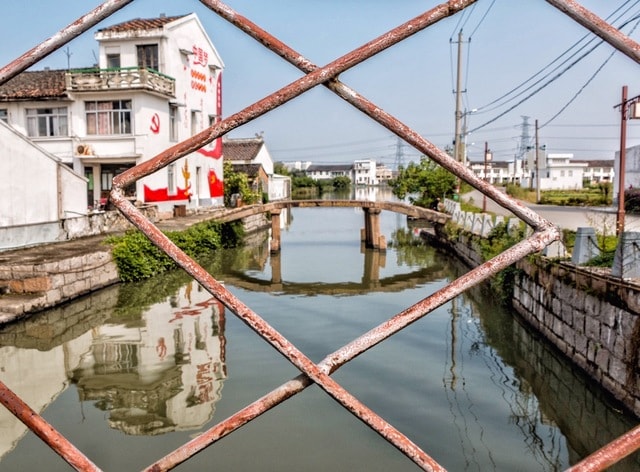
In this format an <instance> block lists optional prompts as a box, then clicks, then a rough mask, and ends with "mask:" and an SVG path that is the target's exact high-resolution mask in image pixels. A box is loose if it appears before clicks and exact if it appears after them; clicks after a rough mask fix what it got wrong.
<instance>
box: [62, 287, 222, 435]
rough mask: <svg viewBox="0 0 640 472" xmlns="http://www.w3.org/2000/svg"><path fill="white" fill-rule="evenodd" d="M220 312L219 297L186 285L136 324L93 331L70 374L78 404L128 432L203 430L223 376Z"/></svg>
mask: <svg viewBox="0 0 640 472" xmlns="http://www.w3.org/2000/svg"><path fill="white" fill-rule="evenodd" d="M194 285H195V286H196V289H195V290H194V289H193V287H194ZM224 315H225V312H224V306H223V305H222V304H221V303H220V302H219V301H218V300H216V299H215V298H213V297H212V296H211V295H210V294H209V293H208V292H206V291H205V290H203V289H202V288H201V287H200V286H199V285H197V284H196V283H195V282H190V283H188V284H187V285H186V286H185V287H183V288H181V289H180V292H179V293H178V295H174V296H172V297H170V298H169V299H167V300H166V301H165V302H164V303H158V304H155V305H153V306H152V307H151V308H150V309H149V310H148V311H147V312H145V313H143V314H142V315H141V316H142V319H141V320H140V321H141V322H140V323H124V324H111V323H105V324H104V325H102V326H99V327H97V328H94V329H93V330H92V333H91V334H92V344H91V348H90V349H89V350H88V352H87V353H86V354H85V355H84V356H82V358H81V360H80V363H79V365H78V367H77V368H76V369H75V370H74V371H73V373H72V376H71V380H72V381H73V382H74V383H76V384H77V387H78V392H79V395H80V400H82V401H85V400H88V401H94V402H95V405H96V407H98V408H100V409H101V410H104V411H108V412H109V418H108V421H109V424H110V426H111V427H113V428H116V429H119V430H121V431H123V432H125V433H127V434H132V435H156V434H162V433H166V432H169V431H178V430H193V429H197V428H200V427H202V425H204V424H205V423H207V422H208V421H209V420H210V419H211V418H212V416H213V413H214V411H215V404H216V402H217V401H218V400H219V399H220V396H221V391H222V385H223V381H224V379H225V378H226V368H225V339H224Z"/></svg>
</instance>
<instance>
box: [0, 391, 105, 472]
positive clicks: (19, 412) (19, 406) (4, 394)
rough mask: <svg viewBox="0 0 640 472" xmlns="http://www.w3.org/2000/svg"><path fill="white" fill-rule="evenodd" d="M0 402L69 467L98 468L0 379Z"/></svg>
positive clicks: (85, 469) (83, 469) (90, 469)
mask: <svg viewBox="0 0 640 472" xmlns="http://www.w3.org/2000/svg"><path fill="white" fill-rule="evenodd" d="M0 403H2V404H3V405H4V406H5V407H6V408H7V410H9V411H10V412H11V413H13V415H14V416H15V417H16V418H18V419H19V420H20V421H22V422H23V423H24V424H25V425H26V426H27V427H28V428H29V429H30V430H31V431H33V432H34V433H35V434H36V435H37V436H38V437H39V438H40V439H42V440H43V441H44V442H45V443H46V444H47V445H48V446H49V447H50V448H51V449H53V450H54V451H55V452H56V453H57V454H58V455H59V456H60V457H62V458H63V459H64V460H65V461H66V462H67V463H68V464H69V465H70V466H71V467H73V468H74V469H76V470H82V471H92V470H93V471H99V470H100V469H99V468H98V467H97V466H96V465H95V464H94V463H93V462H91V461H90V460H89V459H87V457H86V456H85V455H84V454H82V452H80V451H79V450H78V449H77V448H76V447H75V446H74V445H73V444H71V443H70V442H69V441H68V440H67V439H66V438H65V437H64V436H63V435H62V434H60V433H59V432H58V431H57V430H56V429H55V428H53V427H52V426H51V425H50V424H49V423H47V421H45V419H44V418H42V416H40V415H39V414H38V413H36V412H35V411H34V410H32V409H31V407H30V406H29V405H27V404H26V403H25V402H23V401H22V399H21V398H20V397H19V396H18V395H16V394H15V393H14V392H13V391H12V390H10V389H9V388H8V387H7V386H6V385H5V384H4V383H3V382H2V381H0Z"/></svg>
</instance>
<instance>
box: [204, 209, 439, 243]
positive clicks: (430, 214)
mask: <svg viewBox="0 0 640 472" xmlns="http://www.w3.org/2000/svg"><path fill="white" fill-rule="evenodd" d="M294 207H295V208H362V210H363V211H364V228H363V229H362V230H361V239H362V241H363V242H364V243H365V246H366V247H368V248H372V249H378V250H385V249H386V247H387V245H386V241H385V238H384V236H383V235H382V234H380V213H381V212H382V211H383V210H386V211H392V212H395V213H401V214H403V215H407V216H408V217H410V218H415V219H424V220H428V221H430V222H432V223H439V224H444V223H446V222H447V220H449V219H450V216H449V215H447V214H445V213H440V212H438V211H435V210H429V209H427V208H421V207H417V206H415V205H411V204H409V203H402V202H389V201H383V202H372V201H368V200H279V201H275V202H270V203H265V204H258V205H248V206H243V207H239V208H233V209H231V210H225V211H224V213H222V214H220V215H219V216H216V217H215V218H216V220H217V221H220V222H223V223H225V222H230V221H235V220H239V219H242V218H246V217H249V216H253V215H258V214H261V213H269V214H270V215H271V252H279V251H280V213H281V211H282V210H283V209H285V208H294Z"/></svg>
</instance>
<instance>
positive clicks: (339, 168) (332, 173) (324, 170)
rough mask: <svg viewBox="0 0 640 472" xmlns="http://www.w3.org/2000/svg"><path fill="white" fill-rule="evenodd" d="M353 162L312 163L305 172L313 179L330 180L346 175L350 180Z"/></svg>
mask: <svg viewBox="0 0 640 472" xmlns="http://www.w3.org/2000/svg"><path fill="white" fill-rule="evenodd" d="M352 172H353V164H323V165H318V164H312V165H310V166H309V167H307V170H306V171H305V174H306V175H307V176H309V177H311V178H312V179H313V180H330V179H335V178H336V177H348V178H349V180H352Z"/></svg>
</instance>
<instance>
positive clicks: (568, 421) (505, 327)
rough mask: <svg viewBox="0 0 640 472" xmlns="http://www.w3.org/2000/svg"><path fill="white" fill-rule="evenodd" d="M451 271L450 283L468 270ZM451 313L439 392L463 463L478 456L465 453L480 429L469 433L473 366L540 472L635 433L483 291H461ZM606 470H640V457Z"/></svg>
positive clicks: (615, 407)
mask: <svg viewBox="0 0 640 472" xmlns="http://www.w3.org/2000/svg"><path fill="white" fill-rule="evenodd" d="M450 268H453V269H454V271H453V274H452V275H451V276H452V277H457V276H459V275H460V274H461V273H463V272H465V271H466V270H467V268H466V267H465V266H463V265H461V264H459V263H453V264H452V265H451V266H450ZM450 312H451V320H450V329H451V337H450V346H449V349H450V350H449V353H450V356H449V358H448V359H447V361H446V368H445V371H446V374H445V375H444V376H443V384H444V385H445V386H446V387H447V388H446V389H445V391H446V392H447V398H448V401H449V404H450V411H451V413H452V422H453V423H454V424H455V425H456V428H457V430H458V432H459V435H460V436H461V437H463V436H464V437H465V439H464V440H461V443H460V444H461V450H462V451H464V453H465V454H466V455H467V456H468V457H473V456H475V455H478V454H480V452H479V451H480V450H481V448H480V447H478V445H477V444H476V445H474V446H473V447H470V446H469V445H470V444H473V440H472V439H470V436H473V437H478V436H477V435H476V434H475V433H473V430H474V428H475V427H476V426H478V425H480V424H482V422H478V423H477V425H476V426H471V424H472V422H471V421H470V420H471V419H472V418H476V419H477V417H476V416H475V415H476V413H475V412H474V410H475V405H474V404H475V403H476V402H477V401H478V400H477V399H474V398H473V394H472V393H471V389H469V387H468V385H467V381H468V380H470V375H469V369H470V368H473V367H472V364H473V362H474V359H476V360H477V359H481V360H482V364H484V366H485V368H486V370H487V372H488V375H487V376H486V378H487V380H488V381H489V382H490V383H491V384H492V385H493V390H495V392H496V395H494V397H493V398H492V401H493V402H503V403H504V404H505V405H506V408H507V410H508V417H507V419H508V424H509V425H510V428H514V429H515V430H517V431H519V435H520V436H521V437H522V440H523V444H524V446H525V447H526V449H527V451H528V455H529V456H530V457H532V458H533V459H534V460H535V461H536V462H537V463H538V464H540V467H541V470H562V469H563V468H565V467H566V465H567V464H575V463H577V462H579V461H580V460H582V459H583V458H584V457H586V456H587V455H589V454H591V453H592V452H594V451H595V450H597V449H599V448H601V447H603V446H604V445H606V444H607V443H609V442H610V441H612V440H613V439H615V438H617V437H619V436H621V435H622V434H624V433H626V432H627V431H629V430H630V429H632V428H633V427H635V426H636V425H637V421H636V420H634V419H633V415H632V414H630V413H629V412H625V411H623V409H622V408H623V407H622V405H621V404H620V403H619V402H617V401H616V400H615V399H613V398H612V397H611V396H609V395H608V394H607V393H606V392H605V391H603V389H602V388H601V387H599V386H597V385H596V384H595V383H594V382H593V381H592V380H591V379H589V378H588V377H586V376H585V375H584V374H582V373H581V372H580V371H577V370H576V369H574V367H573V366H572V365H571V364H570V363H569V362H568V361H567V359H566V358H565V357H564V356H563V355H562V354H561V353H560V352H558V350H557V349H555V348H554V347H553V346H551V345H550V344H548V343H546V342H545V341H544V340H543V339H542V338H540V336H539V335H537V334H536V333H534V332H532V331H531V329H530V328H529V327H528V326H526V325H525V324H523V322H521V321H520V319H519V318H518V316H514V314H513V313H510V312H509V311H507V310H505V309H502V308H501V307H499V306H496V305H495V304H493V303H492V294H491V290H490V288H489V287H488V286H486V285H481V286H478V287H474V288H473V289H470V290H468V291H466V292H465V293H464V295H462V296H460V297H458V298H457V299H455V300H454V301H453V303H452V305H451V309H450ZM470 413H471V414H470ZM478 415H479V414H478ZM479 416H480V415H479ZM486 453H487V454H488V455H490V454H491V451H490V450H489V449H487V450H486ZM567 456H568V457H567ZM471 462H475V461H471ZM608 470H612V471H635V470H640V453H638V452H636V453H635V454H632V455H631V456H630V457H628V458H626V459H624V460H622V461H620V462H619V463H618V464H616V465H615V466H613V467H611V468H610V469H608Z"/></svg>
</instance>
